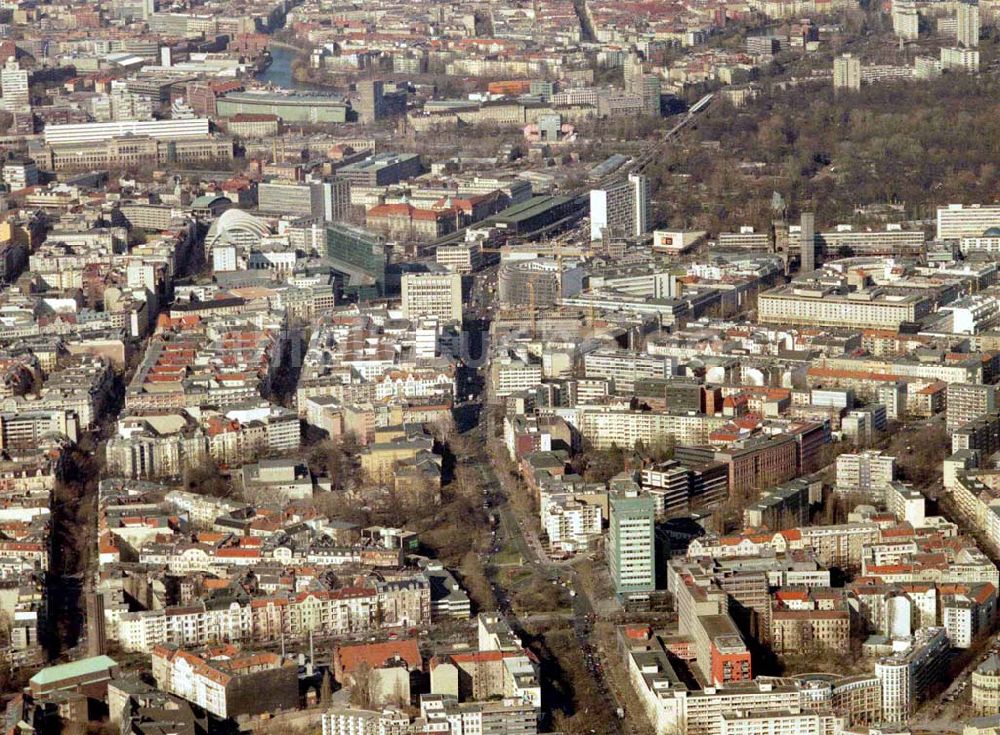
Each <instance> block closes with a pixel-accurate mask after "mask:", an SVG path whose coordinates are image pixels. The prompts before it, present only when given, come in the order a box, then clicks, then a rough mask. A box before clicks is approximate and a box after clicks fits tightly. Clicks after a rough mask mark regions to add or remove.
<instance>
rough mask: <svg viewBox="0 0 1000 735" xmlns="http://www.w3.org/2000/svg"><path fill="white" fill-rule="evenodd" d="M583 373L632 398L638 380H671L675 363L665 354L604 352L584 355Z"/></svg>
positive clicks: (596, 351) (605, 350)
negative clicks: (607, 383)
mask: <svg viewBox="0 0 1000 735" xmlns="http://www.w3.org/2000/svg"><path fill="white" fill-rule="evenodd" d="M583 372H584V377H586V378H607V379H609V380H611V381H612V384H613V387H614V391H615V392H616V393H619V394H624V395H630V394H632V393H633V392H634V390H635V386H636V382H637V381H639V380H644V379H659V380H664V379H666V378H668V377H670V376H671V375H672V374H673V360H672V359H671V358H669V357H666V356H664V355H648V354H642V353H638V354H637V353H635V352H633V351H628V350H610V349H601V350H594V351H592V352H588V353H587V354H586V355H584V356H583Z"/></svg>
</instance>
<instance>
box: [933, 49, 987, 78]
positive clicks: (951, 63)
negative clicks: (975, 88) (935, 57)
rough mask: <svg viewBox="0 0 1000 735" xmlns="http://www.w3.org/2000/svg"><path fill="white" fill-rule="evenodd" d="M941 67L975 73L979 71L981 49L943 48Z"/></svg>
mask: <svg viewBox="0 0 1000 735" xmlns="http://www.w3.org/2000/svg"><path fill="white" fill-rule="evenodd" d="M941 68H942V69H946V70H947V69H950V70H953V71H965V72H968V73H970V74H975V73H976V72H978V71H979V49H974V48H957V47H956V48H942V49H941Z"/></svg>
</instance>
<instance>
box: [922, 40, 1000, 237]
mask: <svg viewBox="0 0 1000 735" xmlns="http://www.w3.org/2000/svg"><path fill="white" fill-rule="evenodd" d="M950 50H952V51H958V50H960V49H950ZM944 51H945V49H941V52H942V53H944ZM991 227H1000V205H997V204H971V205H964V204H949V205H948V206H947V207H938V210H937V238H936V239H938V240H960V239H961V238H963V237H981V236H982V235H983V233H985V232H986V230H988V229H990V228H991Z"/></svg>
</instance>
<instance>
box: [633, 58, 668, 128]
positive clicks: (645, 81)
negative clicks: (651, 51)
mask: <svg viewBox="0 0 1000 735" xmlns="http://www.w3.org/2000/svg"><path fill="white" fill-rule="evenodd" d="M623 76H624V82H625V94H626V95H628V96H630V97H638V98H640V99H641V100H642V107H643V111H644V112H646V113H647V114H649V115H659V114H660V95H661V86H662V85H661V83H660V78H659V77H658V76H656V75H655V74H646V73H645V72H644V71H643V68H642V61H641V60H640V59H639V57H638V56H637V55H636V54H629V56H628V58H627V59H626V60H625V66H624V75H623Z"/></svg>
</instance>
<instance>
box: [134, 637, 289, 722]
mask: <svg viewBox="0 0 1000 735" xmlns="http://www.w3.org/2000/svg"><path fill="white" fill-rule="evenodd" d="M151 667H152V672H153V678H154V679H156V684H157V687H158V688H160V689H161V690H163V691H165V692H168V693H170V694H175V695H177V696H178V697H182V698H184V699H186V700H188V701H189V702H191V703H193V704H196V705H198V706H199V707H202V708H203V709H206V710H208V711H209V712H211V713H212V714H213V715H215V716H216V717H220V718H227V717H233V718H236V717H239V716H241V715H257V714H264V713H269V714H274V713H278V712H282V711H293V710H295V709H297V708H298V703H299V688H298V670H297V667H296V666H295V665H294V664H293V663H292V662H291V661H290V660H288V659H283V658H282V657H281V656H279V655H278V654H275V653H252V652H249V651H241V650H240V649H238V648H236V647H234V646H224V647H223V648H221V649H216V650H208V651H206V652H204V653H201V654H197V653H193V652H189V651H185V650H182V649H177V648H173V647H167V646H156V647H155V648H153V651H152V662H151Z"/></svg>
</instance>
